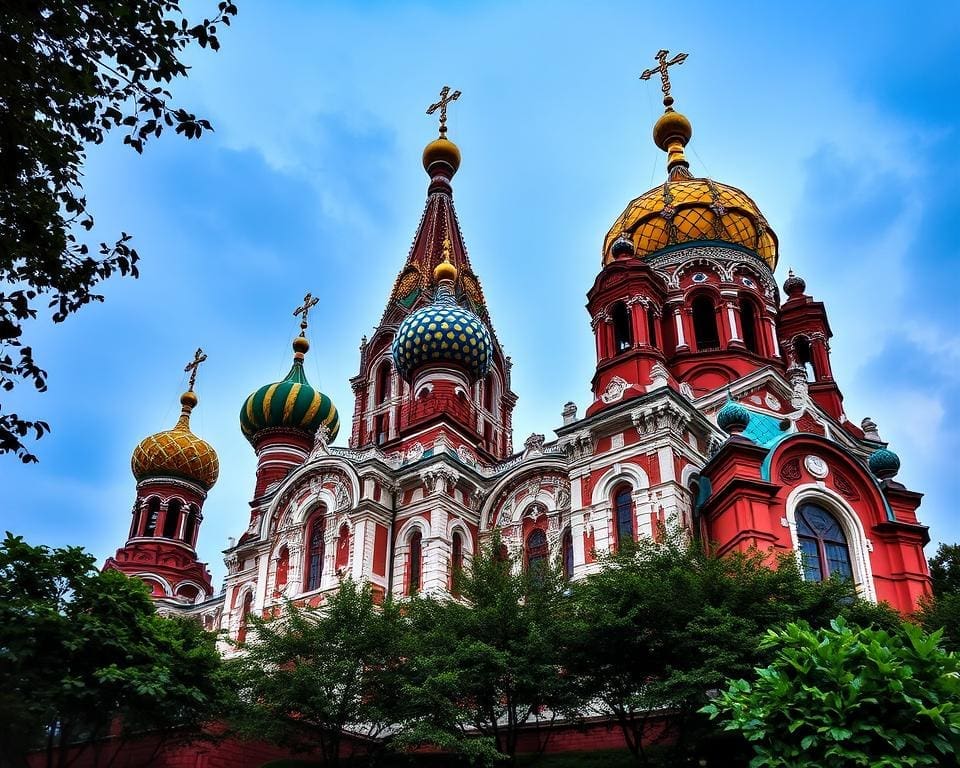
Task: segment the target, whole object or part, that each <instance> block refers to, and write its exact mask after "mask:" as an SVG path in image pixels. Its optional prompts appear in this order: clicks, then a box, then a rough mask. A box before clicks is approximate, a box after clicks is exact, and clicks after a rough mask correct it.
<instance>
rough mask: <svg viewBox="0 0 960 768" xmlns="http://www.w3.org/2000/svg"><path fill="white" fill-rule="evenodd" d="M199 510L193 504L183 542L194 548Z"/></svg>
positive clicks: (188, 514)
mask: <svg viewBox="0 0 960 768" xmlns="http://www.w3.org/2000/svg"><path fill="white" fill-rule="evenodd" d="M197 517H198V514H197V508H196V506H194V505H193V504H191V505H190V511H189V512H187V524H186V525H185V526H184V528H183V540H184V541H185V542H186V543H187V544H189V545H190V546H191V547H192V546H193V537H194V536H195V535H196V533H197Z"/></svg>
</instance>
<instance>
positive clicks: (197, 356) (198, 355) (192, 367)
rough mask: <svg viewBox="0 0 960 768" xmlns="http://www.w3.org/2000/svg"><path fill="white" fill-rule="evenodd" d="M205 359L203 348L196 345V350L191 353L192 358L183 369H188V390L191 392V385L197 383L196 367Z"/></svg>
mask: <svg viewBox="0 0 960 768" xmlns="http://www.w3.org/2000/svg"><path fill="white" fill-rule="evenodd" d="M206 359H207V356H206V355H205V354H204V352H203V350H202V349H200V347H197V351H196V352H194V353H193V360H191V361H190V362H189V363H187V364H186V366H184V369H183V370H184V371H190V387H189V391H190V392H193V385H194V384H196V383H197V368H199V367H200V363H202V362H203V361H204V360H206Z"/></svg>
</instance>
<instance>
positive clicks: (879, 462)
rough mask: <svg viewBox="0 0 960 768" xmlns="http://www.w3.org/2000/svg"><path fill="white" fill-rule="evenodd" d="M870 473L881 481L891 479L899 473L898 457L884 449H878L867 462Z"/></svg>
mask: <svg viewBox="0 0 960 768" xmlns="http://www.w3.org/2000/svg"><path fill="white" fill-rule="evenodd" d="M867 464H869V465H870V471H871V472H873V474H875V475H876V476H877V477H879V478H880V479H881V480H886V479H888V478H891V477H893V476H894V475H896V474H897V472H899V471H900V457H899V456H897V454H895V453H894V452H893V451H890V450H887V449H886V448H878V449H877V450H875V451H874V452H873V453H871V454H870V458H869V459H868V460H867Z"/></svg>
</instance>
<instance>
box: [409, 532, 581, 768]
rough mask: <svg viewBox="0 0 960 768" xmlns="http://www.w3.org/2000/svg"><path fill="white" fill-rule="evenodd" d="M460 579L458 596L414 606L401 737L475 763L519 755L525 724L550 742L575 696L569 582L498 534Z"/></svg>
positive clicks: (416, 602) (429, 599)
mask: <svg viewBox="0 0 960 768" xmlns="http://www.w3.org/2000/svg"><path fill="white" fill-rule="evenodd" d="M456 587H457V590H456V591H457V592H458V594H459V597H457V598H453V597H437V598H434V597H425V598H419V599H416V600H414V601H412V602H411V603H410V605H409V615H410V621H411V628H410V633H409V634H408V643H407V648H406V650H405V656H406V664H405V666H404V671H405V675H406V677H407V682H406V687H405V697H404V698H405V700H406V702H407V709H406V712H405V717H404V720H405V723H404V733H403V735H402V737H401V739H402V741H403V742H404V743H406V744H432V745H436V746H439V747H441V748H445V749H450V750H453V751H458V752H460V753H462V754H465V755H467V756H468V758H469V759H471V760H472V761H474V762H476V763H481V764H490V763H491V762H493V761H494V760H495V759H496V758H497V756H499V757H500V758H503V757H505V758H507V759H508V760H509V761H510V762H513V760H514V758H515V756H516V752H517V746H518V737H519V735H520V733H521V731H522V730H524V729H526V730H527V731H528V732H533V733H535V734H536V736H537V737H538V743H539V747H540V749H543V748H544V747H545V746H546V739H547V738H548V736H549V728H550V725H552V723H553V721H554V720H555V718H556V717H557V715H558V714H559V713H561V712H563V711H564V710H566V709H569V708H570V707H571V706H572V704H573V702H572V699H571V696H572V693H573V689H572V686H571V684H570V680H569V677H568V676H567V675H566V674H565V673H564V671H563V669H562V663H563V651H562V648H563V643H564V642H565V640H564V637H565V635H566V632H565V617H566V616H567V615H568V614H569V600H568V598H567V597H566V596H565V587H566V584H565V583H564V582H563V581H562V580H561V579H560V578H558V576H557V574H556V573H555V572H554V571H553V570H552V569H551V568H549V567H548V566H546V565H544V566H543V567H538V568H537V569H535V571H534V572H529V571H528V570H527V569H523V568H520V567H518V566H517V565H516V564H515V563H514V561H513V559H512V558H510V557H509V556H505V552H504V551H503V549H502V547H501V543H500V539H499V537H497V536H495V537H494V538H493V540H492V541H491V542H490V543H489V545H487V546H485V547H483V549H482V550H481V551H480V552H479V553H477V555H476V556H475V557H474V558H473V560H472V562H471V563H470V566H469V567H468V568H465V569H464V570H463V571H462V572H461V573H460V574H458V575H457V585H456ZM491 747H492V750H491Z"/></svg>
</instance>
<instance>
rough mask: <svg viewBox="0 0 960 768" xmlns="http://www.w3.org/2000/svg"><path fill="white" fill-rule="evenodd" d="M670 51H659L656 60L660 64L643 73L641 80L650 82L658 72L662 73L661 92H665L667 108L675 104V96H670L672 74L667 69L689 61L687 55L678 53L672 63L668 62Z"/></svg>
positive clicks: (664, 100) (664, 99)
mask: <svg viewBox="0 0 960 768" xmlns="http://www.w3.org/2000/svg"><path fill="white" fill-rule="evenodd" d="M668 53H669V51H666V50H663V49H661V50H659V51H657V55H656V56H654V58H655V59H656V60H657V61H659V62H660V63H659V64H658V65H657V66H655V67H654V68H653V69H646V70H644V71H643V74H642V75H640V79H641V80H649V79H650V78H651V77H653V76H654V75H655V74H656V73H657V72H659V73H660V82H661V83H662V85H661V88H660V90H662V91H663V104H664V106H666V107H669V106H670V105H671V104H673V96H671V95H670V73H669V72H668V71H667V67H672V66H673V65H674V64H683V62H684V61H686V59H687V54H685V53H678V54H677V55H676V56H674V57H673V58H672V59H670V61H667V54H668Z"/></svg>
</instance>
